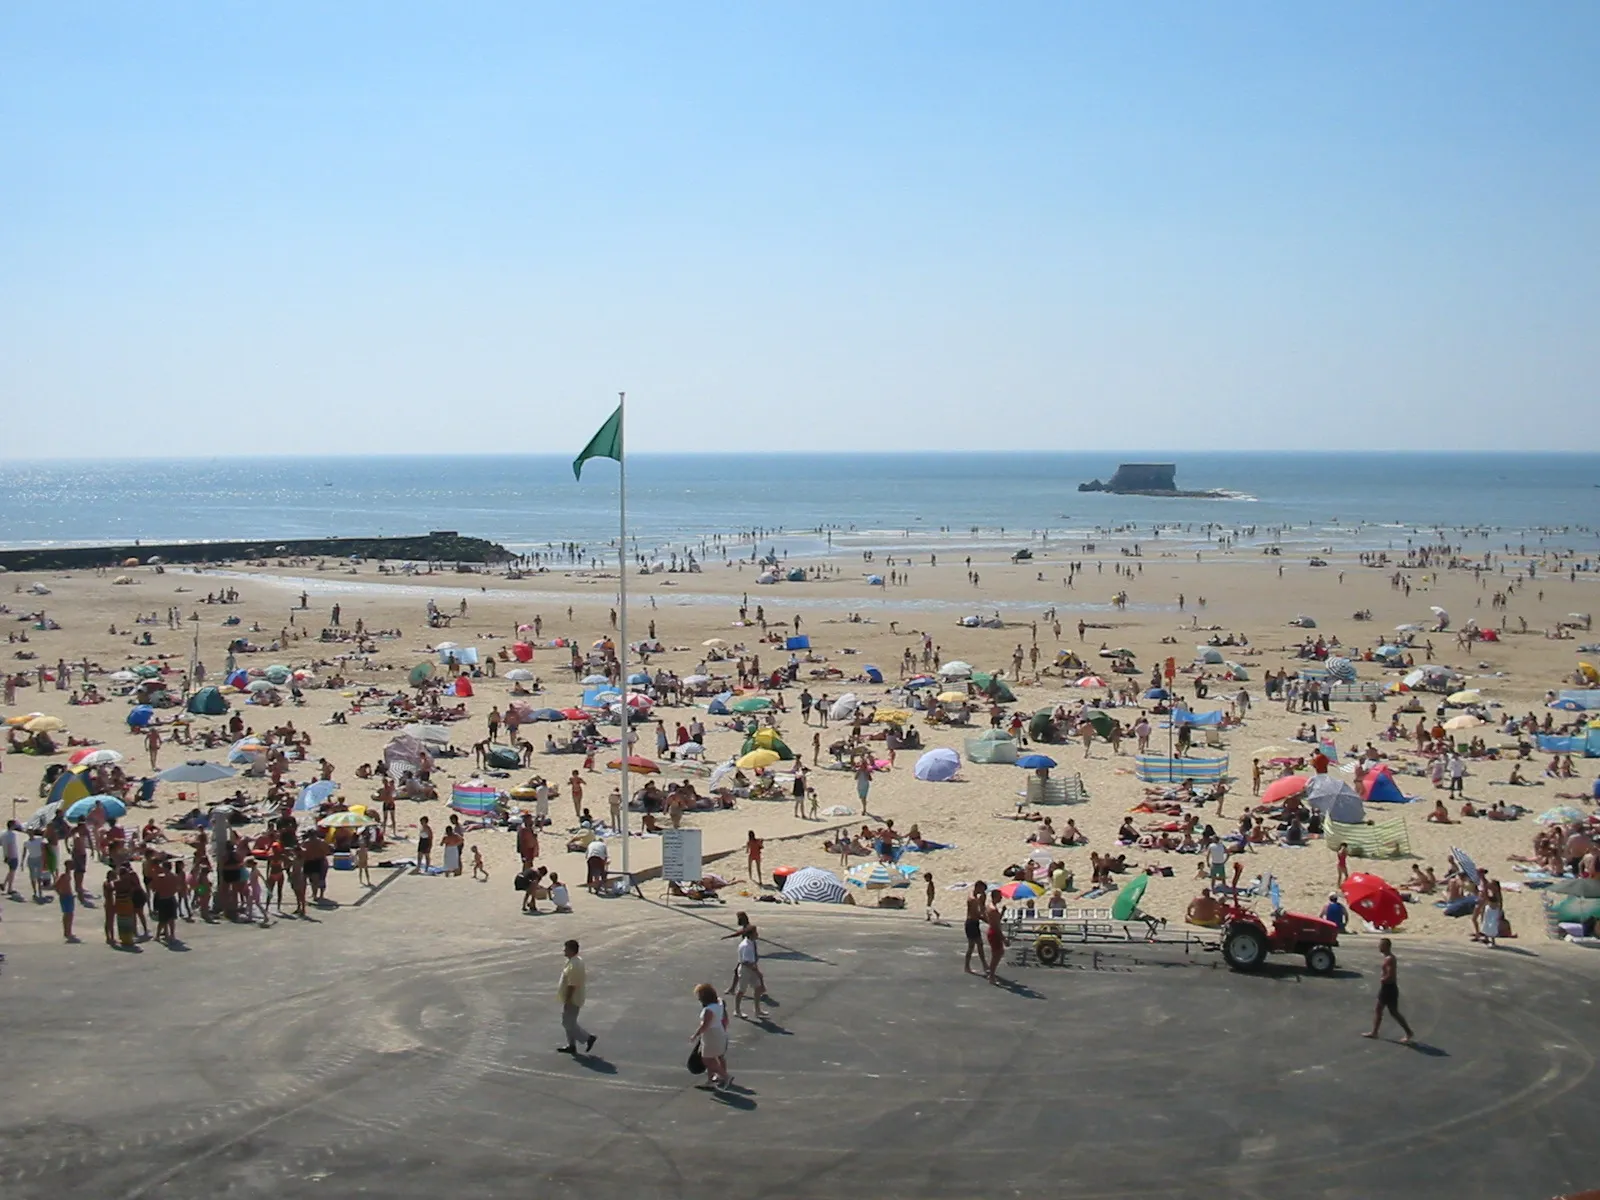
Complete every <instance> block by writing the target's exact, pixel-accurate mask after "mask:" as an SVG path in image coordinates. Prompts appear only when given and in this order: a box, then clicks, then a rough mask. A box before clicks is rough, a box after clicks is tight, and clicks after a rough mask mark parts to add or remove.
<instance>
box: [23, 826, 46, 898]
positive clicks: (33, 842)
mask: <svg viewBox="0 0 1600 1200" xmlns="http://www.w3.org/2000/svg"><path fill="white" fill-rule="evenodd" d="M23 854H24V857H25V858H27V860H28V882H29V883H30V884H31V885H32V886H33V898H34V899H35V900H42V899H43V898H44V835H42V834H38V833H35V834H33V835H31V836H30V837H29V838H28V841H27V845H26V846H24V847H23Z"/></svg>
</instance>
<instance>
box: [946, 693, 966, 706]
mask: <svg viewBox="0 0 1600 1200" xmlns="http://www.w3.org/2000/svg"><path fill="white" fill-rule="evenodd" d="M966 698H967V694H966V693H965V692H940V693H939V703H940V704H960V703H961V702H962V701H963V700H965V699H966Z"/></svg>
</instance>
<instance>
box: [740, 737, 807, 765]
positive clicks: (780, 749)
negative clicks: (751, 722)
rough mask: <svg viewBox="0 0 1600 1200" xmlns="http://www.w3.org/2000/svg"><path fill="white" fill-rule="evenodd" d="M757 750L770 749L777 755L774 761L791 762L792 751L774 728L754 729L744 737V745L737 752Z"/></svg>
mask: <svg viewBox="0 0 1600 1200" xmlns="http://www.w3.org/2000/svg"><path fill="white" fill-rule="evenodd" d="M758 750H770V751H771V752H772V753H773V754H776V755H777V756H778V757H777V758H776V759H775V760H774V761H776V762H792V761H793V760H794V751H793V750H791V749H789V747H788V746H787V745H786V744H785V743H784V740H783V739H782V738H780V737H779V736H778V731H777V730H776V729H758V730H756V731H755V732H754V733H753V734H751V735H750V736H749V737H747V738H745V740H744V746H743V748H742V749H741V750H740V751H739V753H740V754H754V753H755V752H756V751H758Z"/></svg>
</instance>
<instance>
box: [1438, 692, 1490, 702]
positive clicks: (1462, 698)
mask: <svg viewBox="0 0 1600 1200" xmlns="http://www.w3.org/2000/svg"><path fill="white" fill-rule="evenodd" d="M1482 698H1483V693H1482V692H1480V691H1479V690H1478V689H1477V688H1466V689H1465V690H1463V691H1459V692H1451V693H1450V694H1449V695H1448V696H1446V697H1445V698H1444V702H1445V703H1446V704H1476V703H1477V702H1478V701H1479V700H1481V699H1482Z"/></svg>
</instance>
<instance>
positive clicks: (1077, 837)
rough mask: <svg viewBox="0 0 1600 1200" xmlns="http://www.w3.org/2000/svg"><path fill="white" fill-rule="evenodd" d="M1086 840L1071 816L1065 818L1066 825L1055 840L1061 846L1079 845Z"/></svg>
mask: <svg viewBox="0 0 1600 1200" xmlns="http://www.w3.org/2000/svg"><path fill="white" fill-rule="evenodd" d="M1088 840H1089V839H1088V838H1087V837H1085V836H1084V834H1083V831H1082V830H1080V829H1079V828H1078V823H1077V822H1076V821H1074V820H1073V819H1072V818H1071V817H1068V818H1067V827H1066V828H1065V829H1063V830H1062V831H1061V833H1060V834H1059V835H1058V836H1057V837H1056V841H1057V842H1059V843H1060V844H1061V845H1063V846H1081V845H1083V844H1084V843H1086V842H1087V841H1088Z"/></svg>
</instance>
